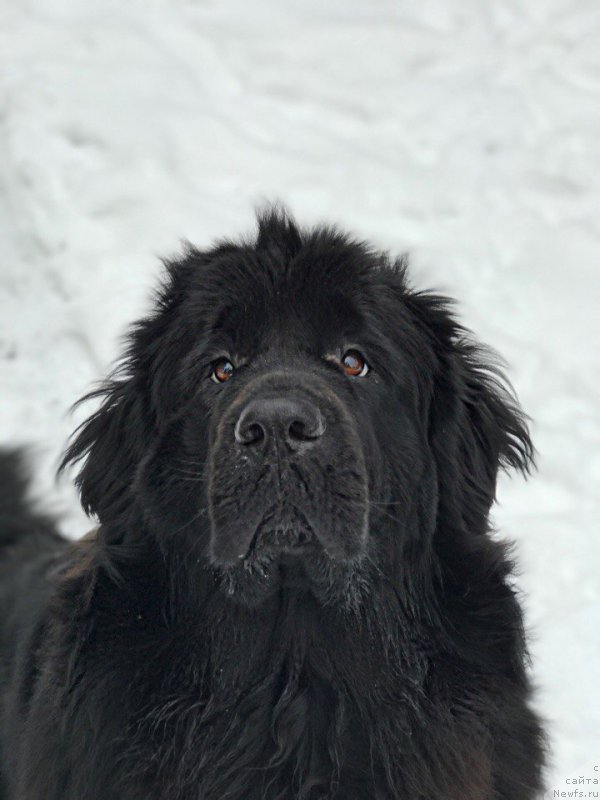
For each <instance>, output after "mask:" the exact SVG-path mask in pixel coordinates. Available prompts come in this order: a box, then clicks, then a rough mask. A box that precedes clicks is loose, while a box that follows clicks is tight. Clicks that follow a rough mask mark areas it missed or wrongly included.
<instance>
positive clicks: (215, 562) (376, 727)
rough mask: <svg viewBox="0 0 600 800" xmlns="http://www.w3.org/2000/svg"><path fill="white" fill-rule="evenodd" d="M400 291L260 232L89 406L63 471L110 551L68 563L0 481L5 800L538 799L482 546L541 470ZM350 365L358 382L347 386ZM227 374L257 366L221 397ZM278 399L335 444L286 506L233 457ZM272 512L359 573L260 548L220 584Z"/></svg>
mask: <svg viewBox="0 0 600 800" xmlns="http://www.w3.org/2000/svg"><path fill="white" fill-rule="evenodd" d="M406 271H407V267H406V263H405V262H404V260H399V261H396V262H392V261H390V259H389V258H388V257H387V256H386V255H385V254H382V253H379V252H376V251H374V250H372V249H371V248H370V247H368V246H367V245H365V244H363V243H360V242H356V241H355V240H353V239H351V238H350V237H348V236H346V235H343V234H341V233H339V232H338V231H337V230H334V229H329V228H320V229H316V230H303V229H301V228H299V227H298V226H297V225H296V224H295V222H294V221H293V220H291V219H290V218H289V216H288V215H286V214H285V213H284V212H282V211H277V210H275V211H269V212H267V213H265V214H263V215H261V216H260V218H259V231H258V235H257V237H256V239H254V240H252V241H248V242H237V243H236V242H223V243H220V244H218V245H216V246H215V247H214V248H213V249H211V250H208V251H206V252H200V251H198V250H195V249H193V248H190V249H189V250H188V252H186V254H185V255H184V256H183V257H182V258H181V259H179V260H177V261H173V262H170V263H169V264H167V274H166V278H165V282H164V284H163V286H162V288H161V290H160V293H159V295H158V297H157V301H156V307H155V309H154V311H153V313H152V314H151V315H150V316H148V317H147V318H146V319H144V320H142V321H141V322H139V323H138V324H137V325H136V326H135V327H134V329H133V331H132V333H131V335H130V338H129V346H128V351H127V353H126V355H125V357H124V360H123V361H122V363H121V365H120V367H119V369H118V370H117V371H116V373H115V374H114V375H113V377H112V378H111V379H110V380H109V381H107V382H106V383H105V384H104V385H103V386H102V387H101V388H100V389H99V390H98V391H96V392H94V393H93V396H94V397H96V398H99V399H100V401H101V403H100V407H99V409H98V411H96V412H95V413H94V414H93V415H92V416H91V417H90V418H89V419H88V421H87V422H85V423H84V424H83V426H82V427H81V428H80V429H79V430H78V431H77V432H76V435H75V437H74V439H73V441H72V443H71V445H70V448H69V450H68V451H67V454H66V456H65V465H67V464H70V463H73V462H80V464H81V467H80V471H79V475H78V478H77V483H78V486H79V489H80V492H81V499H82V503H83V507H84V508H85V510H86V511H87V512H88V513H89V514H91V515H94V516H95V517H96V519H97V520H98V523H99V526H98V528H97V530H95V531H94V532H93V533H92V534H90V535H89V536H87V537H85V538H84V539H83V540H81V541H79V542H76V543H69V542H67V541H66V540H63V539H61V538H60V537H59V535H58V534H57V533H56V531H55V530H54V526H53V523H52V521H51V520H49V519H48V518H46V517H44V516H41V515H39V514H37V513H36V512H35V511H33V510H32V509H31V507H30V505H29V504H28V503H27V501H26V499H25V491H26V485H25V481H24V477H23V466H22V463H21V460H20V457H19V455H18V454H16V453H5V454H3V455H2V456H1V457H0V800H82V798H97V800H152V798H156V799H157V800H158V798H161V800H259V799H261V798H264V800H277V799H280V800H284V799H285V800H292V799H296V800H317V798H320V799H321V800H323V799H324V798H331V799H333V798H337V799H338V800H373V799H375V800H389V799H390V798H398V800H420V799H422V798H427V800H433V798H435V799H436V800H532V798H535V797H537V796H539V793H540V791H541V778H540V774H541V767H542V761H543V736H542V732H541V729H540V725H539V722H538V720H537V718H536V716H535V715H534V713H533V712H532V710H531V709H530V707H529V705H528V703H529V697H530V686H529V682H528V678H527V674H526V662H527V654H526V645H525V639H524V633H523V623H522V615H521V611H520V608H519V603H518V601H517V598H516V596H515V590H514V588H513V584H512V580H511V568H512V565H511V560H510V558H509V556H508V553H507V549H506V546H505V545H504V544H501V543H499V542H498V541H497V540H496V539H495V538H492V537H491V536H490V523H489V511H490V507H491V505H492V503H493V500H494V495H495V487H496V478H497V474H498V470H499V469H500V468H504V469H517V470H520V471H521V472H527V471H528V470H529V469H530V467H531V466H532V457H533V448H532V445H531V442H530V439H529V435H528V432H527V428H526V424H525V421H524V417H523V415H522V413H521V412H520V411H519V409H518V406H517V404H516V402H515V400H514V398H513V397H512V395H511V392H510V390H509V389H508V387H507V384H506V382H505V380H504V378H503V375H502V374H501V372H500V371H499V370H498V368H497V367H496V366H494V363H493V359H492V358H491V357H490V355H489V354H488V353H487V352H485V351H484V350H483V349H481V348H479V347H478V346H476V345H475V344H474V342H473V341H472V339H471V337H470V336H469V334H468V332H467V331H465V330H464V329H463V328H462V327H461V326H460V325H459V324H458V323H457V322H456V321H455V319H454V317H453V314H452V312H451V307H450V303H449V301H448V300H446V299H445V298H442V297H439V296H436V295H432V294H429V293H423V292H418V291H415V290H413V289H412V288H411V287H410V284H409V282H408V278H407V274H406ZM344 346H352V347H355V348H358V347H360V349H362V350H363V351H364V352H365V354H366V356H367V359H368V361H369V363H370V365H371V367H372V370H371V373H369V375H368V376H367V377H366V378H364V380H362V379H358V378H357V379H352V378H349V377H347V376H346V375H345V374H343V372H342V371H341V369H340V368H339V365H338V364H336V363H333V362H334V361H335V358H337V355H335V354H336V353H337V354H338V355H339V352H340V351H339V348H342V349H343V347H344ZM225 351H226V352H227V354H229V355H231V357H232V358H233V357H235V358H236V359H237V362H239V365H240V367H239V370H238V372H237V373H236V374H235V376H234V378H232V379H231V380H230V381H229V382H227V383H226V384H224V385H222V386H217V385H216V384H215V383H214V382H212V381H211V380H210V369H211V364H212V363H213V361H214V359H215V358H218V357H220V356H222V355H223V353H224V352H225ZM332 353H333V354H334V355H333V356H332V355H331V354H332ZM325 356H326V358H325ZM332 359H333V361H332ZM267 385H268V386H269V387H270V388H269V391H274V390H275V389H276V390H277V391H278V392H280V393H281V392H283V393H286V392H287V393H289V394H290V396H296V395H301V396H302V397H304V398H305V399H306V397H310V399H311V402H313V401H314V402H315V403H317V402H318V403H319V404H320V407H321V408H322V409H325V412H324V413H326V415H328V424H329V425H330V428H331V427H332V426H334V425H335V431H336V435H335V436H331V437H330V438H329V439H326V437H325V436H324V437H323V445H322V446H320V449H314V450H313V451H311V452H314V455H311V456H310V458H308V457H305V458H304V460H303V461H301V460H300V459H299V458H298V459H297V460H296V462H295V466H294V469H295V472H292V471H291V468H290V472H289V474H288V472H287V471H285V472H281V471H280V473H279V478H278V480H279V481H280V483H281V481H284V483H285V485H284V487H283V489H281V487H280V489H279V490H277V489H276V485H275V483H273V481H275V478H273V469H272V464H267V466H266V467H265V466H264V464H262V467H263V468H262V469H261V471H257V472H256V473H254V472H250V473H244V474H245V475H246V477H245V478H244V479H240V478H239V474H240V469H239V468H240V464H241V463H242V462H240V461H239V458H240V456H239V453H238V451H237V450H235V448H234V446H233V444H231V443H230V439H228V431H229V430H230V424H232V421H234V420H235V415H237V414H238V412H239V408H240V407H241V404H242V403H244V402H246V399H247V398H248V397H249V396H255V395H256V396H260V394H261V392H263V390H264V388H265V386H267ZM231 442H233V440H231ZM243 463H244V464H246V468H247V469H248V470H250V469H254V467H251V466H249V465H248V464H247V462H243ZM282 469H283V468H282ZM257 470H258V467H257ZM269 470H270V471H269ZM248 475H249V477H248ZM294 475H295V476H296V477H294ZM282 476H283V477H282ZM328 476H329V477H328ZM277 491H282V495H281V497H282V498H283V499H281V498H280V499H279V500H277V503H278V505H276V506H274V507H275V508H276V509H277V510H276V511H272V512H270V513H271V514H275V515H280V516H281V515H283V516H285V515H286V514H291V513H292V512H291V511H290V510H289V509H293V510H294V514H296V517H294V519H295V520H296V522H290V521H289V520H288V518H287V517H286V520H287V521H286V522H285V525H284V523H283V522H279V523H277V524H279V525H280V526H281V525H284V528H281V530H284V534H285V535H288V533H287V532H288V531H289V530H291V529H292V528H293V526H294V524H296V523H297V524H306V525H307V526H308V528H310V530H311V531H314V532H315V534H316V536H317V538H320V539H321V540H325V541H326V542H327V543H328V546H329V544H331V546H332V547H334V550H335V547H338V549H339V552H340V553H343V555H340V556H339V557H337V556H336V557H334V556H331V554H330V555H329V556H326V555H325V551H324V550H323V549H322V548H319V549H318V550H316V551H311V552H312V553H313V554H312V555H307V556H306V561H305V562H304V574H302V575H301V577H298V575H299V574H300V573H299V572H298V570H297V569H296V567H294V568H290V569H289V570H288V569H287V567H285V565H284V561H281V562H280V561H279V559H278V557H277V556H276V555H275V551H274V550H273V549H272V548H271V549H269V548H266V549H265V550H264V551H260V550H259V547H258V544H257V545H255V547H256V552H253V551H248V553H246V557H245V558H243V559H240V561H239V563H238V562H237V561H227V560H226V559H224V558H221V557H219V556H218V555H217V553H218V552H221V550H222V551H223V552H230V551H231V548H234V549H235V547H236V546H238V544H239V541H240V540H241V538H243V537H244V536H246V530H245V528H244V525H246V526H247V525H249V524H250V520H254V518H255V517H256V515H263V516H264V514H265V509H266V508H267V506H269V504H270V503H271V504H272V503H273V502H275V501H274V500H273V497H274V496H275V494H277ZM278 497H279V495H278ZM282 518H283V517H282ZM257 519H258V517H257ZM269 519H270V517H269ZM298 520H304V522H302V523H300V522H298ZM365 520H366V523H365ZM363 523H364V524H366V526H367V527H366V528H364V529H363V527H364V526H363ZM253 524H254V523H253ZM273 524H275V523H273ZM260 525H262V527H260ZM260 525H259V530H262V529H263V528H264V522H263V523H260ZM286 526H287V527H286ZM277 530H279V528H278V529H277ZM276 533H277V531H276ZM240 537H241V538H240ZM327 537H329V538H327ZM219 548H221V550H220V549H219ZM336 552H337V551H336ZM330 556H331V557H330ZM300 572H301V571H300Z"/></svg>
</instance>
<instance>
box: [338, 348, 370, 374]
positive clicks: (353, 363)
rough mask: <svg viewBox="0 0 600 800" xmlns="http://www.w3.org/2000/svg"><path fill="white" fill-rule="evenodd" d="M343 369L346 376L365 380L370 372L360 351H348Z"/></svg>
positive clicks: (343, 361) (343, 362) (343, 360)
mask: <svg viewBox="0 0 600 800" xmlns="http://www.w3.org/2000/svg"><path fill="white" fill-rule="evenodd" d="M342 367H343V368H344V372H345V373H346V375H350V376H351V377H352V378H364V376H365V375H366V374H367V372H368V371H369V365H368V364H367V362H366V361H365V357H364V356H363V355H362V354H361V353H359V352H358V350H348V352H347V353H346V354H345V355H344V357H343V358H342Z"/></svg>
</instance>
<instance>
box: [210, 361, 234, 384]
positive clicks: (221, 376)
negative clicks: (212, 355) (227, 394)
mask: <svg viewBox="0 0 600 800" xmlns="http://www.w3.org/2000/svg"><path fill="white" fill-rule="evenodd" d="M234 369H235V368H234V366H233V364H232V363H231V361H229V360H228V359H227V358H221V359H220V360H219V361H215V363H214V364H213V368H212V372H211V373H210V378H211V380H213V381H214V382H215V383H225V382H226V381H228V380H229V378H231V376H232V375H233V373H234Z"/></svg>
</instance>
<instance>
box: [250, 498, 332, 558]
mask: <svg viewBox="0 0 600 800" xmlns="http://www.w3.org/2000/svg"><path fill="white" fill-rule="evenodd" d="M293 512H294V513H293V516H294V517H295V518H296V520H295V523H294V524H290V523H288V522H283V521H281V522H278V520H277V517H279V519H281V515H280V514H277V515H276V514H273V513H268V512H267V513H266V514H265V515H264V516H263V517H262V518H261V519H260V521H259V522H258V524H257V525H256V529H255V531H254V534H253V536H252V539H251V541H250V545H249V547H248V550H247V552H246V553H245V554H243V555H241V556H240V558H248V557H250V556H252V555H260V554H262V553H271V554H275V553H279V554H282V555H283V554H294V556H296V555H301V554H303V553H309V552H313V551H315V550H322V549H323V548H322V546H321V544H320V543H319V541H318V539H317V537H316V535H315V532H314V530H313V528H312V526H311V525H310V523H309V522H308V520H306V518H305V517H304V515H302V514H301V513H300V512H299V511H298V509H293Z"/></svg>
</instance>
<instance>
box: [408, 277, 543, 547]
mask: <svg viewBox="0 0 600 800" xmlns="http://www.w3.org/2000/svg"><path fill="white" fill-rule="evenodd" d="M407 302H408V304H409V306H410V308H411V310H412V311H413V313H414V314H415V316H416V318H417V320H418V321H419V324H420V327H421V329H422V330H423V331H424V332H425V333H426V335H427V337H428V339H429V342H430V344H431V346H432V348H433V351H434V356H435V357H434V363H435V368H434V369H435V376H434V382H433V395H432V402H431V406H430V417H429V440H430V444H431V447H432V450H433V453H434V457H435V461H436V466H437V471H438V486H439V502H440V511H441V512H442V514H444V518H445V519H455V520H457V521H458V522H459V523H462V524H464V525H466V526H467V528H468V529H469V530H473V531H478V532H479V531H483V530H486V529H487V519H488V513H489V509H490V506H491V504H492V502H493V501H494V498H495V494H496V481H497V476H498V470H499V469H501V468H502V469H507V470H508V469H511V468H514V469H517V470H520V471H521V472H523V473H528V472H529V471H530V469H531V468H532V466H533V459H534V448H533V445H532V443H531V439H530V436H529V431H528V428H527V422H526V417H525V415H524V414H523V412H522V411H521V410H520V408H519V406H518V404H517V401H516V398H515V397H514V394H513V392H512V389H511V387H510V384H509V383H508V381H507V380H506V378H505V376H504V374H503V372H502V370H501V369H500V367H499V366H498V359H497V357H495V356H494V354H493V353H491V352H489V351H488V350H486V349H485V348H483V347H480V346H478V345H476V344H475V343H474V342H473V341H472V339H471V337H470V335H469V333H468V332H467V331H466V330H465V329H464V328H462V327H461V326H460V325H458V323H456V321H455V320H454V318H453V315H452V313H451V311H450V305H451V304H450V302H449V301H448V300H447V299H446V298H443V297H439V296H437V295H431V294H427V293H412V294H411V295H410V296H409V297H408V298H407Z"/></svg>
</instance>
